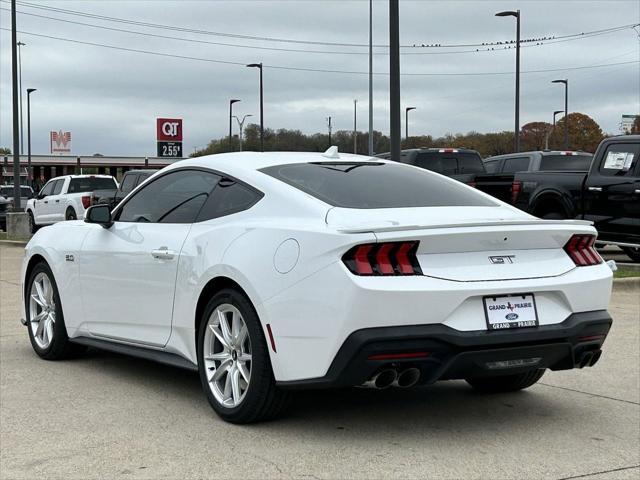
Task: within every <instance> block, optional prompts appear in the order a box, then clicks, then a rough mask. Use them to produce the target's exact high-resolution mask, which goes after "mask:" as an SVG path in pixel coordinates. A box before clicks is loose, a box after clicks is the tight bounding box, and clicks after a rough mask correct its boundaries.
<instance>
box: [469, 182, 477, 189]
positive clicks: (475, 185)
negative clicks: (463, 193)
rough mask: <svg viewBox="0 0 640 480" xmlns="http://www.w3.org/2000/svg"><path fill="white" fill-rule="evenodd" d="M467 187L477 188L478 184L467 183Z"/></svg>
mask: <svg viewBox="0 0 640 480" xmlns="http://www.w3.org/2000/svg"><path fill="white" fill-rule="evenodd" d="M467 185H469V186H470V187H473V188H476V187H477V186H478V184H477V183H476V182H467Z"/></svg>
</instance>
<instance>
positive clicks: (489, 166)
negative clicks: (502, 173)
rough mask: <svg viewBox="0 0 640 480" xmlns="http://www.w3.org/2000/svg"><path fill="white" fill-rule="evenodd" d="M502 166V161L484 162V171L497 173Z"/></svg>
mask: <svg viewBox="0 0 640 480" xmlns="http://www.w3.org/2000/svg"><path fill="white" fill-rule="evenodd" d="M499 166H500V160H492V161H490V162H484V169H485V170H486V171H487V173H496V172H497V171H498V167H499Z"/></svg>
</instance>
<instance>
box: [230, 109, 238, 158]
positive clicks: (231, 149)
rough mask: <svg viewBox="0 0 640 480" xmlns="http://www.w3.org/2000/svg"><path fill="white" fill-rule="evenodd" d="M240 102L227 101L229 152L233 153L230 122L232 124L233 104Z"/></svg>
mask: <svg viewBox="0 0 640 480" xmlns="http://www.w3.org/2000/svg"><path fill="white" fill-rule="evenodd" d="M239 101H240V100H238V99H237V98H232V99H231V100H229V151H231V152H232V151H233V143H232V142H233V136H232V132H231V122H232V118H233V104H234V103H238V102H239Z"/></svg>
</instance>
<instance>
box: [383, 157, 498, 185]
mask: <svg viewBox="0 0 640 480" xmlns="http://www.w3.org/2000/svg"><path fill="white" fill-rule="evenodd" d="M376 157H378V158H384V159H386V160H389V159H390V157H391V154H390V153H381V154H380V155H376ZM400 162H401V163H406V164H408V165H415V166H416V167H420V168H425V169H427V170H431V171H432V172H436V173H440V174H442V175H445V176H447V177H451V178H453V179H455V180H458V181H460V182H463V183H466V184H467V185H471V186H474V187H475V180H476V175H482V174H484V173H485V169H484V164H483V163H482V157H481V156H480V154H479V153H478V152H476V151H475V150H469V149H468V148H413V149H410V150H403V151H402V154H401V156H400Z"/></svg>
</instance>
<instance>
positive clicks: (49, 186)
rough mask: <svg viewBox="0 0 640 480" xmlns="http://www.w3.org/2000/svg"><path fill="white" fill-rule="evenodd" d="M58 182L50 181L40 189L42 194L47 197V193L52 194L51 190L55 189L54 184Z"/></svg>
mask: <svg viewBox="0 0 640 480" xmlns="http://www.w3.org/2000/svg"><path fill="white" fill-rule="evenodd" d="M54 183H56V182H51V181H50V182H48V183H47V184H46V185H45V186H44V187H42V190H40V195H42V196H44V197H46V196H47V195H51V190H53V184H54Z"/></svg>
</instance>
